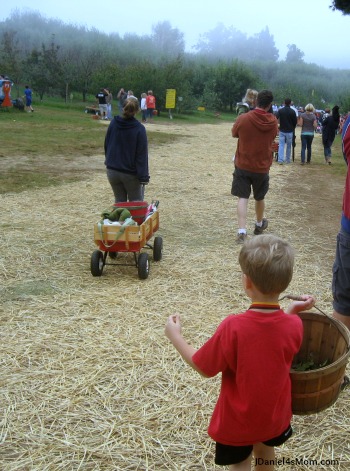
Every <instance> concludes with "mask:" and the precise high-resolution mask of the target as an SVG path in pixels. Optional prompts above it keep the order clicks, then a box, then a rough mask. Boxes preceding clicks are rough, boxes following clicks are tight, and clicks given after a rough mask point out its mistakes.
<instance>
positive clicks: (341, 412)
mask: <svg viewBox="0 0 350 471" xmlns="http://www.w3.org/2000/svg"><path fill="white" fill-rule="evenodd" d="M97 125H99V124H97ZM151 126H152V130H153V131H158V132H166V133H175V134H179V135H181V140H178V141H177V142H176V143H175V144H171V145H164V146H161V147H158V148H154V149H150V167H151V172H150V173H151V183H150V184H149V186H148V187H147V189H146V193H147V199H148V200H152V199H158V200H159V201H160V205H159V210H160V229H159V231H158V232H157V235H160V236H162V237H163V241H164V254H163V259H162V261H160V262H157V263H152V265H151V273H150V276H149V278H148V279H147V280H144V281H142V280H140V279H139V278H138V275H137V269H136V267H134V266H131V267H125V266H123V267H112V266H107V267H105V270H104V273H103V276H102V277H93V276H92V275H91V273H90V257H91V254H92V252H93V251H94V250H95V249H96V246H95V244H94V240H93V225H94V223H95V222H97V221H98V220H99V219H100V213H101V212H102V210H104V209H105V208H106V207H108V206H110V205H111V204H112V192H111V189H110V187H109V184H108V182H107V179H106V177H105V173H104V165H103V155H102V149H101V155H96V156H95V157H92V158H86V162H85V163H84V164H82V165H83V166H84V170H86V169H88V171H90V173H89V174H87V178H86V180H84V181H83V182H77V183H71V184H66V185H62V186H60V187H52V188H47V189H40V190H36V191H28V192H24V193H20V194H6V195H3V196H2V205H1V225H2V229H1V235H0V240H1V259H0V276H1V280H2V281H1V287H0V294H1V301H2V312H1V316H0V320H1V379H0V381H1V389H0V392H1V408H2V411H1V414H2V417H1V429H0V433H1V436H0V469H1V470H4V471H15V470H37V471H43V470H50V471H51V470H52V471H53V470H66V471H68V470H84V471H87V470H89V471H90V470H91V471H92V470H106V471H107V470H108V471H109V470H120V471H126V470H152V471H163V470H172V471H177V470H185V471H190V470H196V471H197V470H198V471H200V470H214V469H219V467H215V465H214V464H213V452H214V447H213V443H212V441H211V440H210V439H209V438H208V436H207V433H206V429H207V425H208V421H209V418H210V415H211V412H212V409H213V406H214V404H215V399H216V397H217V394H218V388H219V384H220V379H219V378H215V379H210V380H205V379H203V378H201V377H200V376H199V375H197V374H196V373H195V372H193V371H191V370H190V368H189V367H188V366H187V365H186V364H184V362H183V361H182V360H181V358H180V357H179V356H178V354H177V353H176V352H175V350H174V349H173V347H172V346H171V345H170V344H169V342H168V340H167V339H166V338H165V336H164V324H165V320H166V318H167V317H168V316H169V315H170V314H173V313H176V312H177V313H180V314H181V315H182V319H183V331H184V335H185V336H186V338H187V339H188V340H189V341H190V342H192V344H193V345H194V346H196V347H198V346H200V345H201V344H202V343H203V342H204V341H205V340H206V339H207V338H208V337H209V336H210V335H211V334H212V333H213V331H214V329H215V328H216V326H217V325H218V324H219V322H220V321H221V320H222V319H223V318H224V317H225V316H226V315H227V314H229V313H231V312H239V311H240V310H243V309H245V308H246V307H247V306H248V299H247V298H246V296H245V294H244V292H243V290H242V287H241V279H240V270H239V265H238V262H237V256H238V252H239V248H240V247H239V246H237V245H236V244H235V232H236V212H235V204H236V202H235V201H234V200H233V198H232V196H231V195H230V189H231V180H232V163H231V157H232V154H233V152H234V141H233V139H232V138H231V134H230V127H231V126H230V125H229V124H227V123H226V124H224V123H218V124H216V125H205V124H203V125H196V126H185V125H181V124H180V125H178V124H174V123H173V122H169V125H160V124H157V123H156V124H154V125H151ZM299 149H300V140H299V139H298V146H297V155H299ZM57 158H58V159H59V158H60V157H59V156H58V157H57ZM314 159H316V160H317V159H318V161H319V162H322V159H323V157H322V155H321V147H320V136H316V137H315V141H314ZM80 161H81V162H83V158H82V157H81V156H80ZM63 163H64V160H63V159H62V164H63ZM65 165H66V163H65ZM343 180H344V179H343V178H340V177H337V178H336V177H332V176H331V173H330V169H329V168H328V167H326V166H317V165H310V166H304V167H302V166H300V165H298V163H297V162H295V163H294V164H292V165H289V166H278V165H276V164H274V165H273V166H272V169H271V187H270V192H269V194H268V197H267V200H266V204H267V217H268V219H269V228H268V232H272V233H275V234H277V235H279V236H282V237H284V238H286V239H288V240H289V241H290V242H291V243H292V244H293V246H294V247H295V248H296V249H297V258H296V267H295V275H294V279H293V281H292V284H291V286H290V290H289V293H293V294H302V293H313V294H315V295H316V297H317V306H318V307H319V308H321V309H322V310H324V311H325V312H327V313H331V312H332V307H331V301H332V295H331V278H332V275H331V268H332V262H333V257H334V250H335V238H336V234H337V231H338V227H339V221H340V212H341V198H342V192H343ZM252 209H253V203H252V202H250V209H249V211H250V212H249V225H250V233H252V229H253V223H254V217H253V212H252ZM131 260H132V259H131ZM282 305H283V306H284V305H285V304H284V301H283V302H282ZM349 398H350V394H349V392H348V391H345V392H343V393H342V394H341V395H340V397H339V399H338V401H337V402H336V404H335V405H334V406H332V407H331V408H329V409H328V410H326V411H324V412H322V413H319V414H317V415H311V416H303V417H301V416H296V417H294V419H293V424H294V429H295V433H294V435H293V437H292V438H291V439H290V440H289V441H288V442H287V443H286V444H285V445H284V446H282V447H281V448H278V449H277V457H278V458H280V459H281V460H284V462H283V461H282V462H281V463H280V465H279V466H278V468H277V469H278V470H280V471H287V470H295V471H299V470H300V471H302V470H305V471H319V470H346V469H348V467H349V463H350V432H349V430H350V399H349ZM257 400H258V398H257ZM288 460H298V462H297V464H294V465H293V464H288ZM322 460H324V461H322ZM332 460H333V462H332ZM220 469H222V468H220Z"/></svg>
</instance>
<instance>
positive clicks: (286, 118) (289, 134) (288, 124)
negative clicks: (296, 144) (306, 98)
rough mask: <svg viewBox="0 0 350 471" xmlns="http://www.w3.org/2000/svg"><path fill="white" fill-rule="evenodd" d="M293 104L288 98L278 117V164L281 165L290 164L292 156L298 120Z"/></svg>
mask: <svg viewBox="0 0 350 471" xmlns="http://www.w3.org/2000/svg"><path fill="white" fill-rule="evenodd" d="M291 103H292V100H291V99H290V98H286V99H285V100H284V106H283V108H280V109H279V110H278V112H277V115H276V118H277V120H278V122H279V146H278V163H279V164H280V165H282V164H283V163H284V162H286V164H290V158H291V154H292V145H293V136H294V131H295V128H296V125H297V120H298V118H297V115H296V114H295V111H294V110H293V109H292V108H291V106H290V105H291Z"/></svg>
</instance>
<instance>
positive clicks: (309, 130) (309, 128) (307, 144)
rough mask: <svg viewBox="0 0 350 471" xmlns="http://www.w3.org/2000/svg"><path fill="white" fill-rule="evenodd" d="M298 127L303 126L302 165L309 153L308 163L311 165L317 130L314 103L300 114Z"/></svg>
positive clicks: (301, 136)
mask: <svg viewBox="0 0 350 471" xmlns="http://www.w3.org/2000/svg"><path fill="white" fill-rule="evenodd" d="M298 126H301V132H300V138H301V154H300V156H301V162H300V163H301V165H304V164H305V154H306V151H307V156H306V158H307V160H306V163H307V164H310V163H311V155H312V141H313V140H314V136H315V129H317V118H316V115H315V108H314V106H313V104H312V103H308V104H307V105H306V106H305V111H304V112H302V113H300V115H299V119H298Z"/></svg>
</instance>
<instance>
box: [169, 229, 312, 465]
mask: <svg viewBox="0 0 350 471" xmlns="http://www.w3.org/2000/svg"><path fill="white" fill-rule="evenodd" d="M239 263H240V266H241V269H242V272H243V275H242V282H243V287H244V290H245V292H246V294H247V295H248V297H249V298H250V299H251V301H252V304H251V306H250V308H249V309H248V310H247V311H245V312H243V313H240V314H236V315H229V316H228V317H227V318H226V319H225V320H224V321H223V322H221V324H220V325H219V327H218V329H217V330H216V332H215V333H214V335H213V336H212V337H211V338H210V339H209V340H208V341H207V342H206V343H205V344H204V345H203V346H202V347H201V348H200V349H199V350H196V349H195V348H193V347H192V346H190V345H189V344H188V343H187V342H186V341H185V339H184V338H183V336H182V334H181V322H180V317H179V316H178V315H172V316H170V317H169V318H168V321H167V323H166V326H165V334H166V336H167V337H168V338H169V340H170V341H171V342H172V344H173V345H174V347H175V348H176V349H177V350H178V352H179V353H180V354H181V356H182V357H183V358H184V360H185V361H186V362H187V363H188V364H189V365H190V366H192V368H194V369H195V370H196V371H198V372H199V373H200V374H201V375H202V376H205V377H213V376H215V375H217V374H218V373H221V374H222V379H221V391H220V395H219V398H218V401H217V403H216V406H215V409H214V412H213V415H212V418H211V421H210V425H209V429H208V433H209V435H210V437H211V438H212V439H213V440H215V441H216V455H215V463H216V464H219V465H223V466H224V465H230V467H229V469H230V470H231V471H234V470H240V471H245V470H247V471H248V470H250V469H251V468H250V466H251V458H252V453H254V457H255V460H256V463H261V462H262V463H264V466H263V468H260V466H259V465H257V467H256V469H264V471H269V470H272V469H274V466H273V463H274V459H275V453H274V447H275V446H280V445H281V444H282V443H284V442H285V441H286V440H288V438H289V437H290V436H291V435H292V428H291V425H290V421H291V418H292V406H291V403H292V401H291V380H290V368H291V364H292V361H293V357H294V355H295V354H296V353H297V352H298V351H299V349H300V346H301V342H302V337H303V327H302V322H301V319H300V317H298V316H294V315H290V314H297V313H298V312H301V311H305V310H308V309H310V308H311V307H312V306H313V305H314V303H315V300H314V298H313V297H312V296H309V295H304V296H302V297H301V298H302V299H303V300H302V301H293V302H292V303H291V304H290V306H289V307H288V309H286V311H285V312H284V311H283V310H282V309H280V307H279V304H278V299H279V297H280V294H281V293H282V292H283V291H284V290H285V289H286V288H287V287H288V285H289V283H290V281H291V279H292V275H293V264H294V251H293V249H292V247H291V246H290V245H289V244H288V243H287V242H285V241H283V240H282V239H280V238H278V237H275V236H273V235H261V236H259V237H253V238H252V239H250V240H247V241H246V242H245V243H244V245H243V247H242V250H241V252H240V255H239ZM261 460H263V461H261ZM266 463H271V465H266Z"/></svg>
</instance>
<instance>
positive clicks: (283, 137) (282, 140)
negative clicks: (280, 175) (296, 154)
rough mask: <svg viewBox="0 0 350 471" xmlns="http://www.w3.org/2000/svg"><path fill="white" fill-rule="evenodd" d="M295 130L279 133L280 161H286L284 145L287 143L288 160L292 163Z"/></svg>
mask: <svg viewBox="0 0 350 471" xmlns="http://www.w3.org/2000/svg"><path fill="white" fill-rule="evenodd" d="M292 143H293V132H282V131H280V134H279V142H278V162H280V163H282V162H284V147H285V145H286V147H287V149H286V162H287V164H289V163H290V156H291V153H292Z"/></svg>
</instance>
